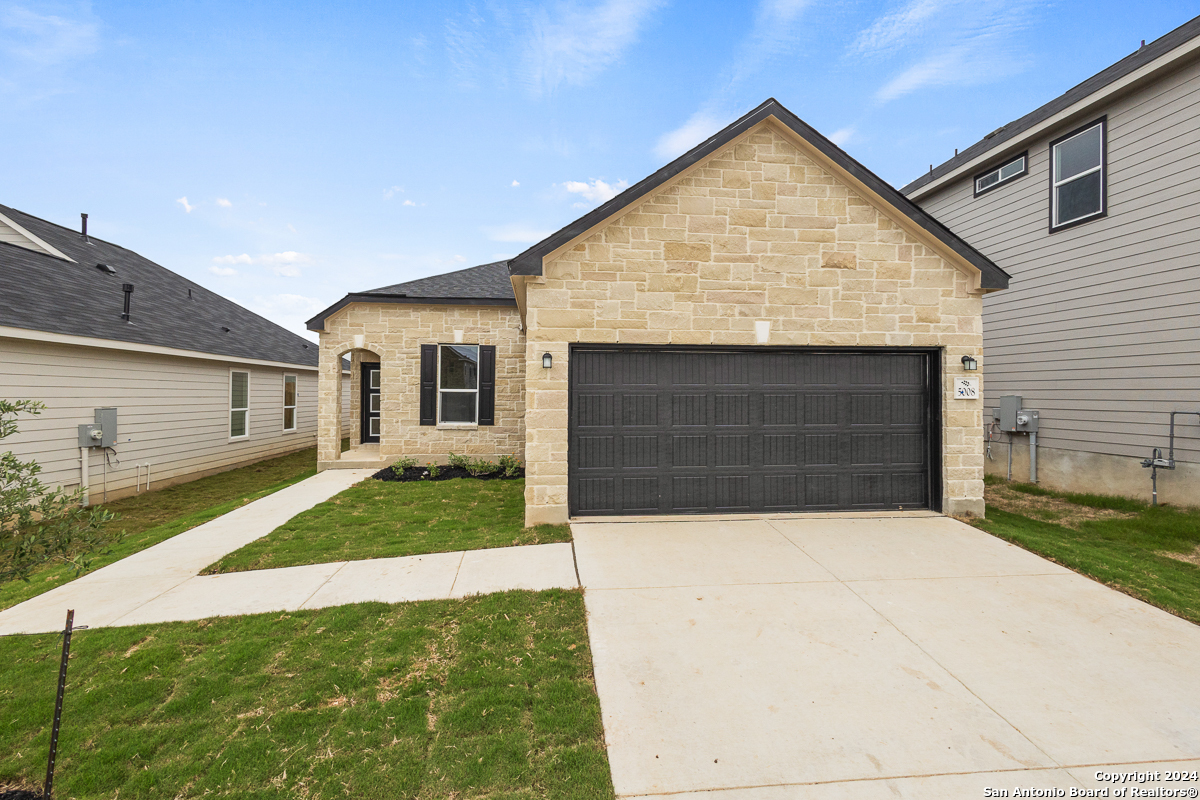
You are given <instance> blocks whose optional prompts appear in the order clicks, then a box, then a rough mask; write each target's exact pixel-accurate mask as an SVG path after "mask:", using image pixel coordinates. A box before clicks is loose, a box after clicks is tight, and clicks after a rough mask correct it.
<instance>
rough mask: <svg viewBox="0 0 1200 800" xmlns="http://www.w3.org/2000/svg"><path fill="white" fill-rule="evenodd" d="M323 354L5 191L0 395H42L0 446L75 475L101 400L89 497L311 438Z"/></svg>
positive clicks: (53, 471)
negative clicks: (104, 426)
mask: <svg viewBox="0 0 1200 800" xmlns="http://www.w3.org/2000/svg"><path fill="white" fill-rule="evenodd" d="M84 230H86V227H85V228H84ZM317 354H318V347H317V345H316V344H315V343H313V342H309V341H306V340H305V339H304V338H303V337H300V336H297V335H295V334H292V333H289V332H288V331H287V330H285V329H284V328H281V327H280V326H278V325H276V324H274V323H272V322H269V321H267V320H266V319H263V318H262V317H260V316H258V315H257V314H253V313H251V312H250V311H247V310H246V309H244V308H242V307H241V306H239V305H237V304H236V303H233V302H231V301H229V300H226V299H225V298H224V297H221V296H220V295H217V294H214V293H213V292H210V291H209V290H207V289H205V288H204V287H202V286H199V285H198V284H195V283H192V282H191V281H189V280H187V279H185V278H183V277H181V276H179V275H176V274H175V273H173V272H171V271H170V270H168V269H165V268H164V267H161V266H159V265H158V264H155V263H153V262H151V261H149V260H147V259H145V258H143V257H141V256H139V255H138V254H137V253H133V252H130V251H129V250H126V249H124V248H123V247H118V246H117V245H114V244H110V243H108V242H104V241H101V240H99V239H96V238H95V237H89V236H87V235H86V234H85V233H84V231H77V230H70V229H68V228H64V227H62V226H59V225H55V224H53V223H50V222H46V221H44V220H41V219H38V218H37V217H33V216H30V215H29V214H25V213H23V212H20V211H17V210H16V209H13V208H9V207H7V206H3V205H0V386H2V387H3V389H2V391H0V396H3V397H4V399H7V400H18V399H29V400H39V401H41V402H43V403H45V404H46V406H47V408H46V410H45V411H43V412H42V414H41V415H40V416H37V417H29V416H26V415H22V417H21V418H20V431H19V433H18V434H17V435H15V436H12V437H9V438H8V439H5V440H4V442H3V445H2V446H3V447H4V449H5V450H11V451H13V452H14V453H16V454H17V455H18V456H19V457H20V458H21V459H22V460H28V459H35V460H36V461H37V462H38V463H39V464H41V465H42V468H43V473H42V479H43V480H44V481H45V482H46V483H48V484H51V485H61V486H66V487H73V486H78V485H79V483H80V479H81V476H82V474H83V473H82V470H83V458H82V457H81V448H80V447H79V439H78V425H79V424H81V423H90V422H93V420H94V409H96V408H101V407H115V408H116V409H117V437H116V441H115V443H114V444H113V445H112V447H110V448H107V449H102V448H100V447H93V448H90V449H89V450H88V452H87V461H88V477H89V483H90V489H91V497H92V499H93V501H96V500H99V499H101V497H102V496H103V495H104V493H105V492H106V493H107V497H108V499H110V500H111V499H114V498H117V497H121V496H123V495H128V494H133V493H134V492H135V491H144V490H145V489H146V488H147V487H151V486H152V487H153V488H159V487H161V486H165V485H167V484H171V483H178V482H180V481H185V480H190V479H193V478H197V477H200V476H202V475H206V474H210V473H214V472H220V471H222V470H226V469H230V468H232V467H236V466H239V465H242V464H247V463H250V462H253V461H258V460H261V459H264V458H268V457H271V456H276V455H281V454H284V453H287V452H291V451H294V450H298V449H301V448H305V447H312V446H313V445H314V444H315V442H316V423H317V411H316V409H317V391H316V388H317ZM347 379H348V376H347Z"/></svg>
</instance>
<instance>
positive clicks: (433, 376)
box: [421, 344, 437, 425]
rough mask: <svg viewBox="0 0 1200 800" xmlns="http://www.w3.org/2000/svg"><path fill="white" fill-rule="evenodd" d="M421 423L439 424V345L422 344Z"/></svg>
mask: <svg viewBox="0 0 1200 800" xmlns="http://www.w3.org/2000/svg"><path fill="white" fill-rule="evenodd" d="M421 424H422V425H437V345H436V344H423V345H421Z"/></svg>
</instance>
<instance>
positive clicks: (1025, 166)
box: [975, 151, 1029, 197]
mask: <svg viewBox="0 0 1200 800" xmlns="http://www.w3.org/2000/svg"><path fill="white" fill-rule="evenodd" d="M1018 162H1020V164H1021V168H1020V169H1018V170H1017V171H1016V172H1010V173H1009V174H1008V175H1007V176H1005V175H1004V171H1005V170H1006V169H1008V168H1009V167H1011V166H1013V165H1014V164H1016V163H1018ZM1028 174H1029V152H1028V151H1026V152H1024V153H1021V154H1020V155H1017V156H1013V157H1012V158H1010V159H1008V160H1007V161H1005V162H1004V163H1003V164H997V165H996V166H995V167H993V168H992V169H989V170H988V171H987V172H983V173H980V174H979V175H976V176H975V196H976V197H979V196H980V195H983V194H987V193H988V192H990V191H992V190H993V189H999V188H1000V187H1001V186H1004V185H1005V184H1008V183H1010V182H1012V181H1015V180H1016V179H1017V178H1020V177H1021V176H1022V175H1028ZM991 175H995V176H996V177H997V178H998V180H997V181H996V182H995V183H992V184H988V185H987V186H985V187H983V188H982V189H981V188H979V182H980V181H981V180H983V179H984V178H987V177H989V176H991Z"/></svg>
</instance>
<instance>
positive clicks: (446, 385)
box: [438, 344, 479, 424]
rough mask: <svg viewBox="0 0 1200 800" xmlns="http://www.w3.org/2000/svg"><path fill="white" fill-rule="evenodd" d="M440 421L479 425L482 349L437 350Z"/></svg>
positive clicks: (450, 346)
mask: <svg viewBox="0 0 1200 800" xmlns="http://www.w3.org/2000/svg"><path fill="white" fill-rule="evenodd" d="M438 360H439V362H440V363H439V364H438V408H439V414H438V421H439V422H442V423H449V424H455V423H460V424H475V423H477V422H478V421H479V345H474V344H444V345H441V346H440V347H438Z"/></svg>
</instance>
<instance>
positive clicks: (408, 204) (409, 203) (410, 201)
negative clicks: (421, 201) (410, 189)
mask: <svg viewBox="0 0 1200 800" xmlns="http://www.w3.org/2000/svg"><path fill="white" fill-rule="evenodd" d="M401 205H406V206H415V205H416V203H414V202H413V201H412V200H405V201H404V202H403V203H402V204H401Z"/></svg>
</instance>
